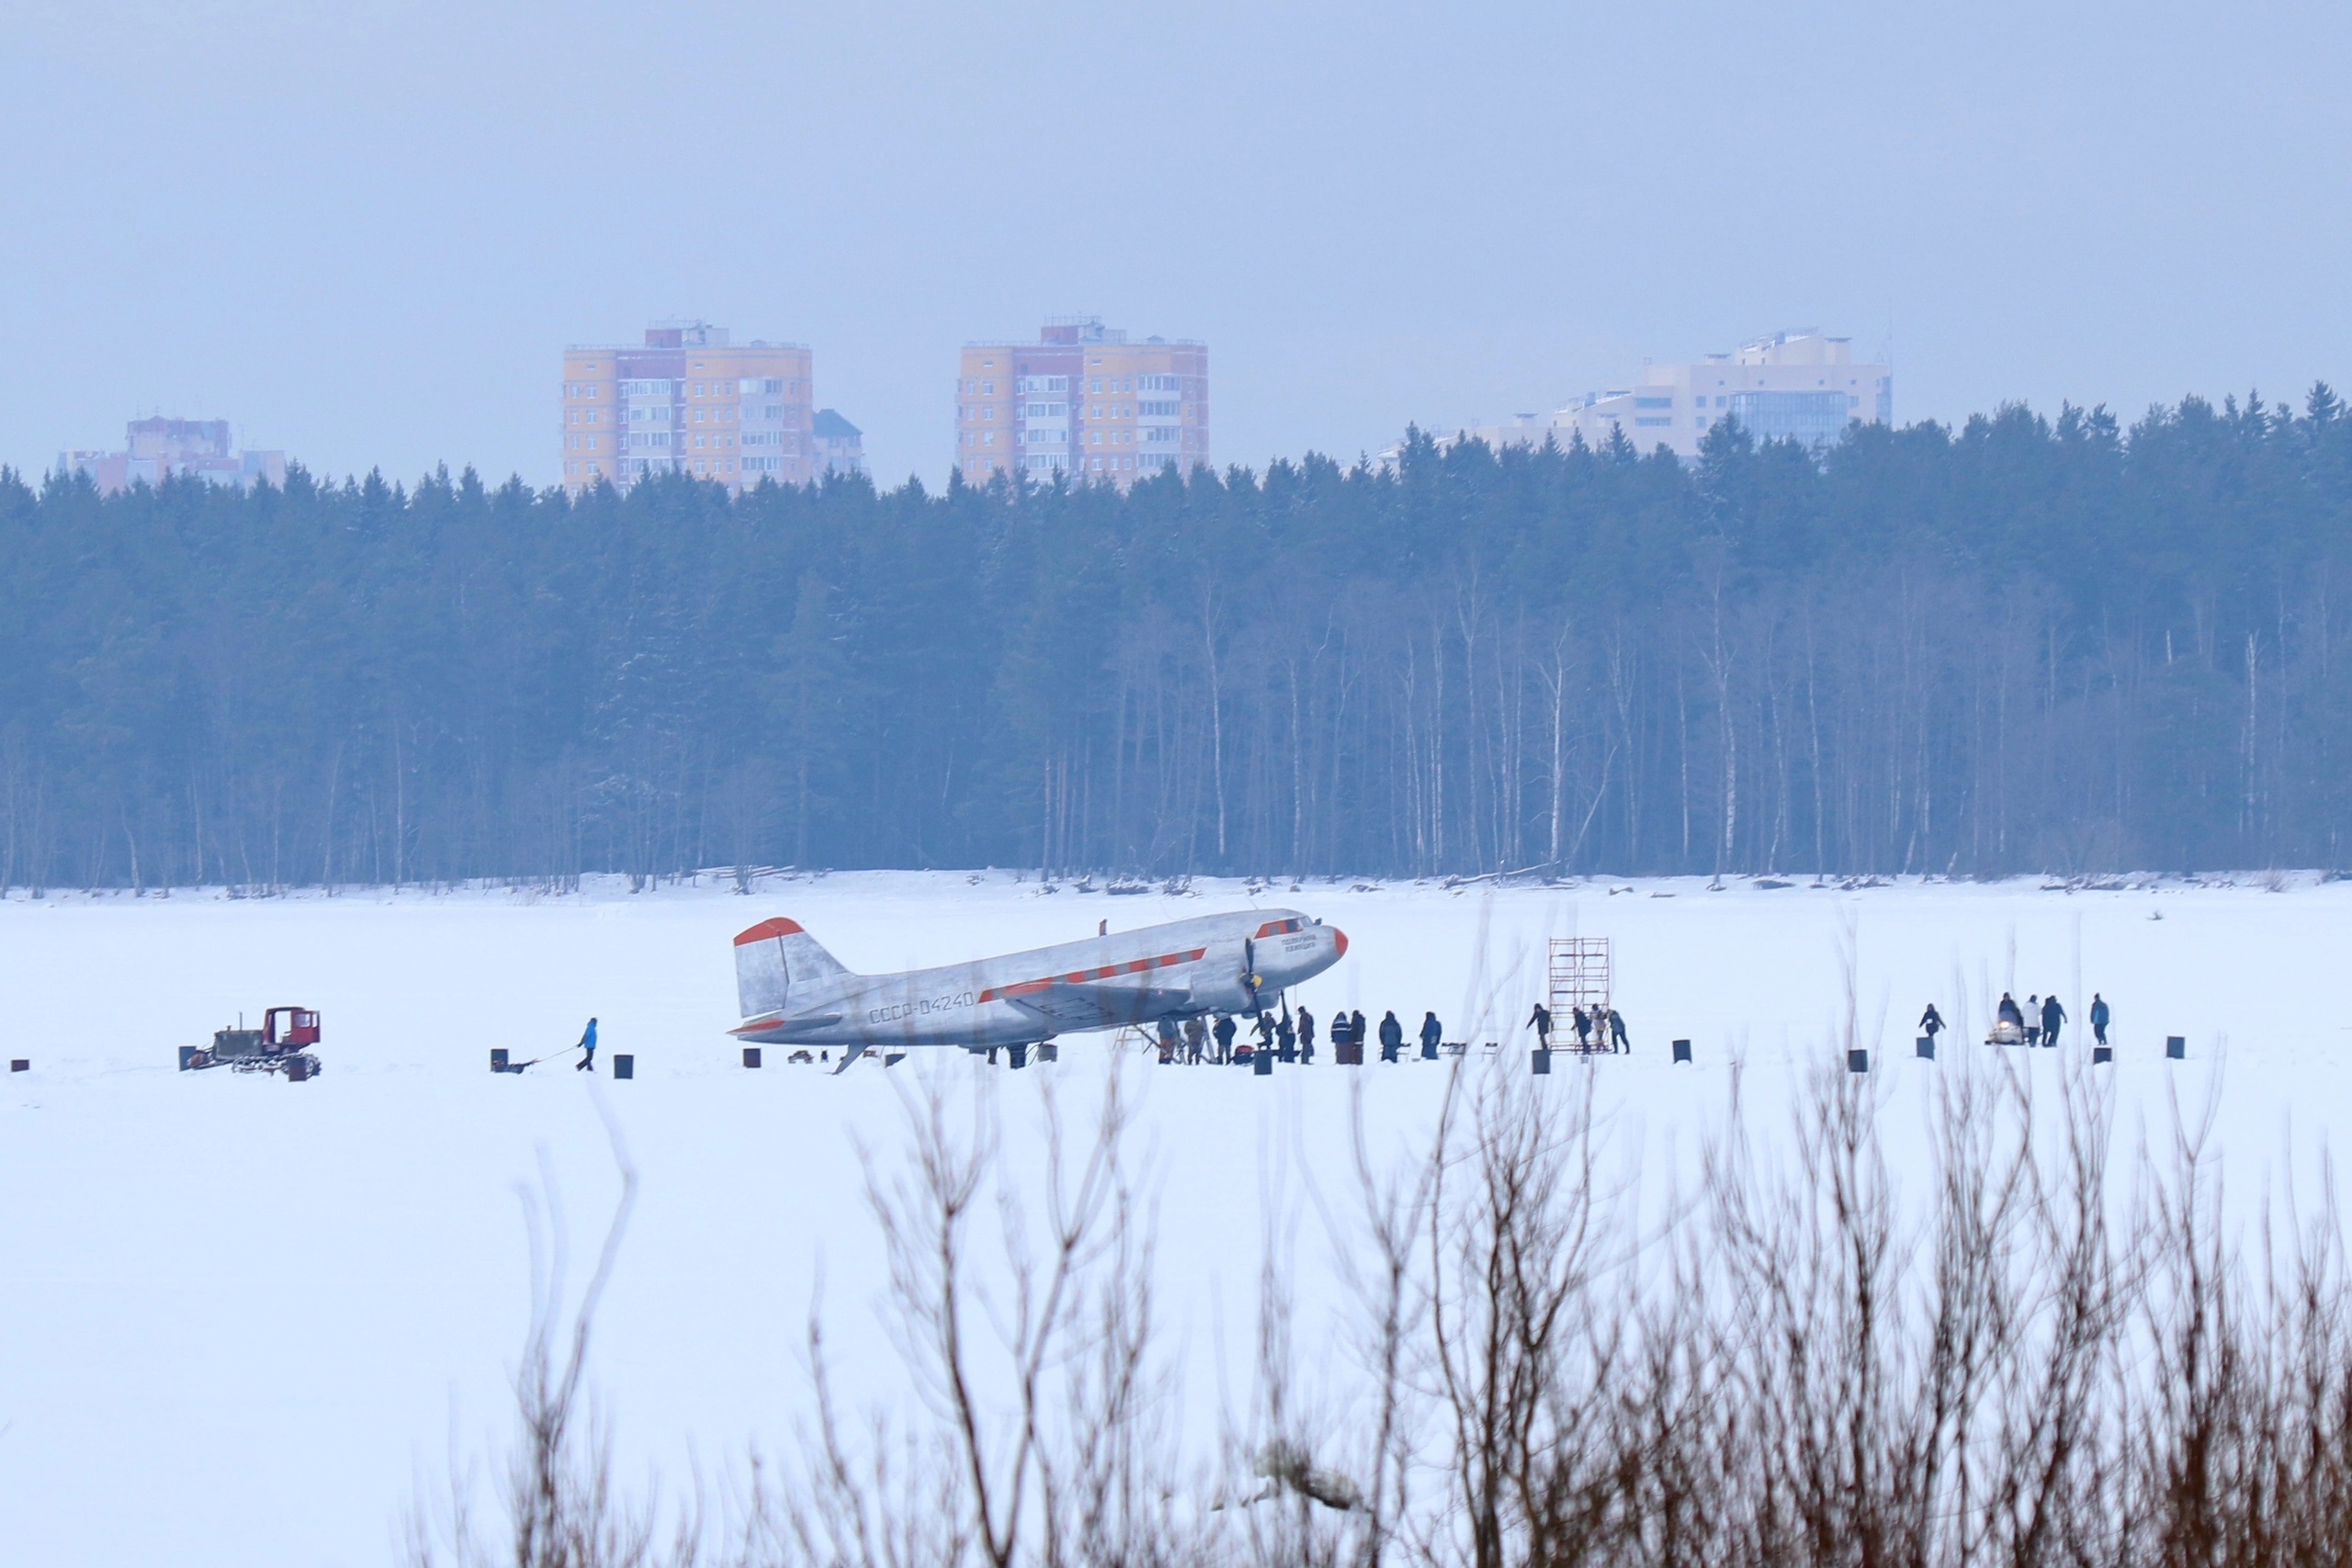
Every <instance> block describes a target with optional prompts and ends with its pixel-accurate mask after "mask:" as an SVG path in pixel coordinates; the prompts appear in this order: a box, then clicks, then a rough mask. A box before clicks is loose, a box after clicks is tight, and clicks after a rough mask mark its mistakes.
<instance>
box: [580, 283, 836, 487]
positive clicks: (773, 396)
mask: <svg viewBox="0 0 2352 1568" xmlns="http://www.w3.org/2000/svg"><path fill="white" fill-rule="evenodd" d="M728 337H729V334H728V331H727V329H726V328H725V327H714V326H711V325H710V324H708V323H707V322H704V321H665V322H661V323H658V324H656V325H654V326H650V327H648V328H647V329H646V331H645V342H644V343H643V344H626V345H614V344H604V345H594V344H591V345H581V346H574V347H571V348H568V349H566V350H564V355H563V397H562V400H561V405H560V407H561V412H560V415H559V417H560V419H561V421H562V431H563V488H564V489H565V490H566V491H570V492H571V494H573V495H575V496H576V495H578V494H579V493H580V492H581V491H584V490H586V489H587V488H588V487H589V486H591V485H593V484H594V483H595V482H596V481H597V480H599V479H603V480H604V481H605V482H606V483H608V484H611V485H614V486H616V487H617V488H619V489H623V490H626V489H628V487H629V486H630V485H632V484H635V483H636V482H637V481H638V480H639V479H643V478H645V477H646V476H648V475H649V474H657V473H682V474H693V475H695V477H696V478H698V479H709V480H711V481H713V482H715V483H718V484H722V485H725V486H726V487H727V489H728V491H729V492H731V493H740V492H741V491H744V490H747V489H750V488H752V487H753V486H755V485H757V484H759V482H760V481H761V480H763V479H774V480H775V481H776V482H777V483H779V484H806V483H808V482H809V480H810V479H814V478H816V477H817V476H818V475H819V474H820V472H821V471H823V468H824V467H825V464H824V462H823V461H822V460H821V459H820V456H819V454H818V452H817V450H816V441H815V430H816V418H817V410H816V405H815V401H814V397H815V394H814V391H813V389H812V382H811V379H810V369H809V349H808V345H806V344H772V343H761V342H758V341H756V340H755V341H753V342H752V343H748V344H731V343H729V341H728Z"/></svg>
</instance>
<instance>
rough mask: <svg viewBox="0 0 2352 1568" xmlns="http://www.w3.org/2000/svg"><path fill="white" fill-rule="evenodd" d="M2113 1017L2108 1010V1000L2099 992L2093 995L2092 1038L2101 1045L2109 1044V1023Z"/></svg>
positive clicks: (2094, 992)
mask: <svg viewBox="0 0 2352 1568" xmlns="http://www.w3.org/2000/svg"><path fill="white" fill-rule="evenodd" d="M2110 1016H2112V1015H2110V1014H2109V1012H2108V1010H2107V998H2105V997H2102V996H2100V995H2099V994H2098V992H2097V991H2093V992H2092V993H2091V1038H2092V1039H2093V1040H2095V1041H2097V1042H2098V1043H2099V1044H2101V1045H2104V1044H2106V1043H2107V1022H2108V1020H2109V1017H2110Z"/></svg>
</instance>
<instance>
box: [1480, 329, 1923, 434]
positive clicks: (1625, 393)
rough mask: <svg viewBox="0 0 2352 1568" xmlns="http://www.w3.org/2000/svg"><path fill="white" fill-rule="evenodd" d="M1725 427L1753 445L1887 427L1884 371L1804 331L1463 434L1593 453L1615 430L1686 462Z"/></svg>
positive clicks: (1888, 395)
mask: <svg viewBox="0 0 2352 1568" xmlns="http://www.w3.org/2000/svg"><path fill="white" fill-rule="evenodd" d="M1725 419H1736V420H1738V421H1739V423H1740V425H1741V427H1742V428H1743V429H1745V430H1746V431H1747V433H1748V434H1750V435H1753V436H1755V437H1756V438H1757V439H1758V440H1759V441H1768V440H1769V441H1777V440H1795V441H1799V442H1802V443H1804V445H1806V446H1826V445H1828V444H1831V443H1834V442H1835V441H1837V439H1838V437H1839V436H1840V435H1842V434H1844V433H1845V430H1846V426H1847V425H1848V424H1849V423H1853V422H1854V421H1856V420H1860V421H1861V422H1862V423H1866V424H1869V423H1877V424H1892V423H1894V370H1893V368H1892V367H1889V366H1887V365H1884V364H1878V363H1867V364H1866V363H1858V362H1856V360H1855V359H1854V355H1853V344H1852V340H1851V339H1849V338H1842V337H1829V336H1826V335H1824V334H1823V333H1821V332H1820V331H1819V330H1818V329H1817V328H1806V329H1804V330H1802V331H1796V332H1783V333H1773V334H1772V335H1771V336H1770V337H1761V338H1758V339H1756V340H1755V341H1754V342H1752V343H1747V344H1741V345H1740V347H1739V349H1738V351H1737V352H1736V353H1734V354H1711V355H1707V356H1706V358H1704V359H1703V360H1701V361H1700V362H1698V363H1696V364H1692V365H1645V366H1644V367H1642V373H1641V376H1640V378H1639V379H1638V380H1636V381H1635V382H1634V385H1632V386H1630V387H1621V388H1617V389H1612V390H1610V391H1605V392H1588V393H1586V394H1585V395H1584V396H1583V397H1582V398H1580V399H1578V400H1575V401H1573V402H1571V403H1569V404H1568V405H1567V406H1566V408H1563V409H1560V410H1558V411H1556V412H1553V413H1551V414H1548V415H1537V414H1521V415H1520V416H1519V417H1518V418H1517V419H1514V420H1511V421H1510V422H1508V423H1502V424H1491V425H1482V426H1480V427H1479V428H1477V429H1476V430H1474V431H1472V432H1470V434H1474V435H1476V436H1479V437H1481V438H1482V439H1484V440H1485V441H1487V443H1488V444H1489V445H1492V446H1541V445H1542V444H1543V442H1544V438H1545V437H1546V436H1549V437H1550V438H1551V439H1552V440H1553V441H1555V442H1556V443H1558V444H1559V445H1561V446H1566V445H1567V444H1568V441H1569V440H1570V438H1571V437H1572V436H1573V435H1576V434H1581V435H1583V437H1584V439H1585V442H1586V444H1587V445H1589V446H1606V445H1607V444H1608V443H1609V441H1610V439H1611V435H1612V434H1613V433H1615V432H1618V431H1622V432H1623V433H1624V435H1625V438H1626V439H1627V440H1628V441H1631V442H1632V443H1633V444H1634V446H1636V447H1638V448H1639V449H1640V450H1641V451H1642V452H1643V453H1644V454H1645V455H1646V454H1648V453H1650V452H1652V451H1655V450H1656V449H1657V447H1659V446H1666V447H1668V448H1670V449H1671V450H1672V451H1673V452H1674V454H1675V455H1676V456H1677V457H1682V458H1685V459H1691V458H1695V457H1698V455H1699V443H1700V442H1701V441H1702V440H1703V439H1704V438H1705V436H1706V434H1707V432H1708V431H1710V430H1712V429H1713V428H1714V427H1715V426H1716V425H1717V424H1719V423H1722V422H1723V421H1724V420H1725Z"/></svg>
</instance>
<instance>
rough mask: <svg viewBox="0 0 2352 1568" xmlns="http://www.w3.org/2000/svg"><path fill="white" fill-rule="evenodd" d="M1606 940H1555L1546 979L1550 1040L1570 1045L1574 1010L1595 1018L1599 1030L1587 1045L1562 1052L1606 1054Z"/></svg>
mask: <svg viewBox="0 0 2352 1568" xmlns="http://www.w3.org/2000/svg"><path fill="white" fill-rule="evenodd" d="M1609 970H1610V964H1609V939H1608V938H1607V937H1605V936H1555V937H1554V938H1553V939H1552V956H1551V964H1550V972H1549V975H1548V980H1549V989H1550V992H1551V1000H1550V1001H1549V1002H1547V1003H1546V1004H1545V1005H1546V1006H1547V1007H1549V1008H1550V1009H1551V1010H1552V1038H1553V1039H1555V1040H1563V1041H1568V1042H1573V1041H1574V1040H1575V1038H1576V1021H1575V1020H1576V1010H1577V1008H1582V1009H1584V1010H1585V1013H1586V1015H1587V1016H1588V1017H1594V1018H1596V1021H1597V1022H1598V1025H1599V1026H1598V1027H1597V1028H1595V1029H1594V1031H1593V1032H1592V1038H1591V1041H1590V1043H1589V1044H1586V1045H1583V1046H1577V1045H1576V1044H1574V1043H1568V1044H1565V1045H1562V1046H1560V1047H1557V1048H1558V1049H1562V1050H1578V1049H1582V1050H1595V1051H1605V1050H1607V1049H1608V1048H1609V1022H1608V1020H1609V979H1610V974H1609Z"/></svg>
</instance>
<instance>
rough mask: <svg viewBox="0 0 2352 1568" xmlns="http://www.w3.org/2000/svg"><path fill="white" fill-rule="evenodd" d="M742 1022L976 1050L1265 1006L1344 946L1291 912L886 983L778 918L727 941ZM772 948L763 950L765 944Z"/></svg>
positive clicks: (803, 1034)
mask: <svg viewBox="0 0 2352 1568" xmlns="http://www.w3.org/2000/svg"><path fill="white" fill-rule="evenodd" d="M735 943H736V963H737V973H738V984H739V990H740V992H741V996H740V1004H741V1010H742V1016H743V1021H742V1022H741V1024H739V1025H737V1026H736V1027H735V1028H734V1029H733V1030H731V1031H730V1032H731V1033H733V1034H735V1035H737V1036H738V1037H740V1038H741V1039H742V1040H744V1041H746V1042H751V1043H763V1044H779V1045H823V1046H845V1047H850V1048H853V1049H854V1050H856V1051H858V1052H860V1053H863V1052H865V1051H867V1050H885V1049H888V1050H900V1049H904V1048H906V1047H909V1046H915V1045H942V1046H963V1047H966V1048H969V1049H975V1050H986V1049H989V1048H991V1047H995V1046H1000V1045H1017V1044H1035V1043H1041V1042H1044V1041H1046V1040H1050V1039H1052V1038H1054V1037H1055V1036H1056V1035H1058V1034H1067V1033H1080V1032H1086V1031H1090V1030H1103V1029H1117V1028H1121V1027H1124V1026H1126V1025H1129V1024H1151V1023H1155V1022H1157V1021H1159V1020H1161V1019H1185V1018H1192V1017H1197V1016H1199V1015H1201V1014H1204V1013H1215V1012H1223V1013H1245V1012H1254V1011H1256V1010H1259V1009H1260V1008H1261V1007H1265V1008H1272V1006H1273V1005H1274V1003H1275V998H1277V996H1278V995H1279V994H1280V993H1281V992H1282V991H1283V989H1284V988H1285V987H1291V986H1295V985H1297V984H1299V983H1300V982H1302V981H1305V980H1307V979H1310V978H1312V977H1313V976H1317V975H1319V974H1321V973H1323V971H1325V970H1326V969H1329V968H1330V967H1331V965H1332V964H1336V963H1338V962H1339V960H1340V955H1341V954H1342V953H1346V952H1347V950H1348V939H1347V936H1346V935H1345V933H1343V932H1341V931H1340V930H1339V929H1338V928H1337V927H1335V926H1327V925H1324V924H1322V923H1320V922H1319V921H1317V920H1313V919H1308V918H1307V917H1306V916H1304V915H1302V914H1300V913H1298V912H1297V911H1296V910H1294V909H1253V910H1249V911H1245V912H1241V913H1236V914H1227V915H1203V916H1199V917H1197V918H1195V919H1186V920H1172V921H1170V922H1169V923H1167V924H1165V925H1157V926H1146V927H1143V928H1140V929H1138V930H1136V931H1120V932H1116V933H1114V934H1111V935H1106V936H1096V937H1089V938H1086V939H1085V940H1083V941H1080V942H1062V943H1059V944H1057V945H1056V946H1053V947H1041V948H1036V949H1035V950H1033V951H1030V952H1027V953H1008V954H1006V955H1005V956H1003V957H1001V958H983V959H979V960H978V961H976V962H973V963H969V964H945V965H943V966H941V967H939V968H936V969H913V970H907V971H904V972H901V973H899V974H895V975H858V974H854V973H851V972H849V971H847V970H843V969H842V968H841V967H840V965H839V964H837V963H836V962H834V961H833V959H832V958H831V954H829V953H825V952H824V950H823V949H822V948H820V947H818V946H817V945H816V943H815V942H814V940H813V939H812V938H810V937H809V936H808V934H807V933H806V932H805V931H802V930H801V928H800V927H799V926H798V925H797V924H796V923H795V922H793V921H790V920H783V919H777V920H767V921H763V922H762V923H761V924H759V925H756V926H753V927H752V928H751V929H750V930H749V931H744V932H743V933H741V935H739V936H738V937H737V938H736V939H735ZM771 944H772V945H773V949H774V953H773V955H771V953H770V947H771Z"/></svg>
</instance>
